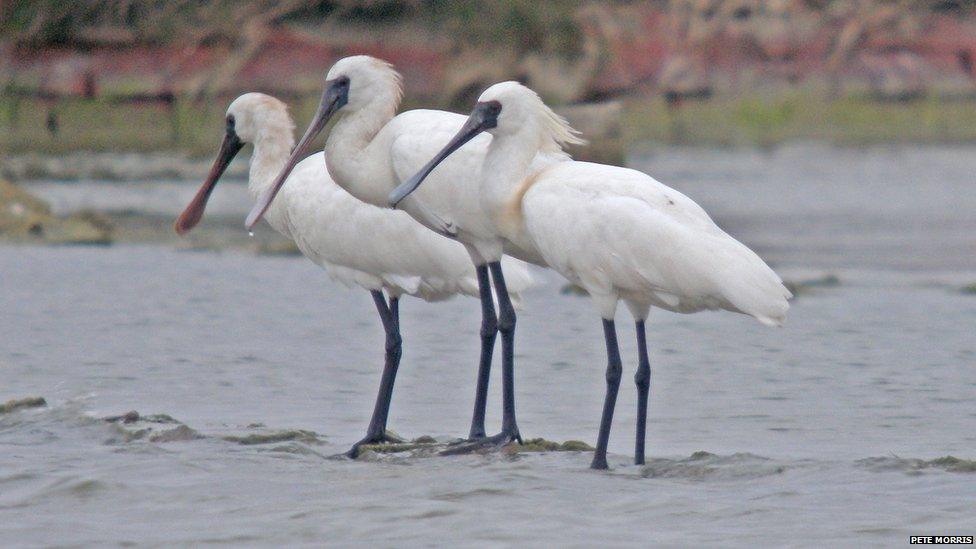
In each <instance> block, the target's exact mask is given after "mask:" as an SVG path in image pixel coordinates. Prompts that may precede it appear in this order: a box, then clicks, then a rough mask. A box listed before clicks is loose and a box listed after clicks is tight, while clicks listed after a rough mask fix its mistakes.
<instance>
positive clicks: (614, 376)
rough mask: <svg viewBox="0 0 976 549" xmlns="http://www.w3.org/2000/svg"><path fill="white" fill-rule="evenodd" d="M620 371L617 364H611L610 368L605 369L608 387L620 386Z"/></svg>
mask: <svg viewBox="0 0 976 549" xmlns="http://www.w3.org/2000/svg"><path fill="white" fill-rule="evenodd" d="M621 370H622V368H621V367H620V365H619V364H618V365H614V364H611V365H610V367H608V368H607V384H608V385H619V384H620V377H621Z"/></svg>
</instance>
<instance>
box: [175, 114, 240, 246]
mask: <svg viewBox="0 0 976 549" xmlns="http://www.w3.org/2000/svg"><path fill="white" fill-rule="evenodd" d="M243 147H244V143H242V142H241V140H240V138H239V137H237V134H236V133H234V132H233V131H228V132H227V133H225V134H224V140H223V141H222V142H221V143H220V151H218V152H217V158H216V159H214V163H213V166H212V167H211V168H210V173H209V174H208V175H207V179H206V180H205V181H204V182H203V185H201V186H200V190H198V191H197V194H196V195H194V197H193V200H191V201H190V203H189V204H187V206H186V209H184V210H183V213H181V214H180V217H178V218H177V219H176V223H175V224H173V229H175V230H176V233H177V234H179V235H184V234H186V233H188V232H190V230H191V229H193V227H196V226H197V223H199V222H200V220H201V219H202V218H203V212H204V210H206V209H207V201H208V200H210V194H211V193H212V192H213V190H214V187H216V186H217V181H218V180H219V179H220V176H222V175H223V174H224V171H225V170H226V169H227V166H229V165H230V162H231V160H233V159H234V157H235V156H237V153H238V152H240V150H241V148H243Z"/></svg>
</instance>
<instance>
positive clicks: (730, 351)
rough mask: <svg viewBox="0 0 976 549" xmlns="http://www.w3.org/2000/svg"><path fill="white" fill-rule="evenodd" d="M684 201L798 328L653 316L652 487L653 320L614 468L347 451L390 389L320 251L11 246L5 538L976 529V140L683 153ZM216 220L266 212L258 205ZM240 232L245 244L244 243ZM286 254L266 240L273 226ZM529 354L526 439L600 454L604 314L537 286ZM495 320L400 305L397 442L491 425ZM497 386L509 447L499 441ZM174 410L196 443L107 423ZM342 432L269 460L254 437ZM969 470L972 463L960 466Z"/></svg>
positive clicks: (6, 304)
mask: <svg viewBox="0 0 976 549" xmlns="http://www.w3.org/2000/svg"><path fill="white" fill-rule="evenodd" d="M630 164H631V165H632V166H634V167H636V168H638V169H642V170H645V171H648V172H649V173H651V174H652V175H654V176H655V177H657V178H658V179H659V180H661V181H663V182H665V183H668V184H670V185H672V186H674V187H675V188H677V189H679V190H681V191H682V192H685V193H686V194H688V195H689V196H691V197H692V198H694V199H695V200H697V201H698V202H699V203H700V204H702V205H703V206H704V207H705V208H706V209H707V210H708V211H709V212H710V213H711V214H712V215H713V217H714V218H715V219H716V221H717V222H718V223H719V224H720V225H722V226H723V227H724V228H725V229H726V230H728V231H729V232H730V233H731V234H733V235H735V236H736V237H738V238H740V239H741V240H742V241H743V242H745V243H747V244H748V245H750V246H752V247H753V248H754V249H756V250H757V251H758V252H759V253H760V254H761V255H762V256H763V257H765V258H766V259H767V260H768V261H769V262H770V263H771V264H772V265H773V266H774V268H776V269H777V271H778V272H780V273H781V274H782V275H783V276H784V278H787V279H790V280H794V281H804V280H818V279H820V278H821V277H823V275H826V274H831V275H834V276H836V277H837V279H838V280H839V284H836V285H834V284H820V285H816V284H812V285H810V287H809V288H807V289H804V291H801V292H799V294H798V296H797V299H796V300H795V301H794V303H793V307H792V309H791V311H790V316H789V319H788V322H787V324H786V326H784V327H783V328H781V329H769V328H764V327H763V326H761V325H759V324H758V323H756V322H754V321H752V320H751V319H749V318H747V317H744V316H740V315H733V314H730V313H703V314H698V315H690V316H682V315H674V314H669V313H663V312H659V311H658V312H655V313H652V316H651V319H650V321H649V323H648V326H649V334H648V340H649V345H650V349H651V363H652V369H653V374H652V388H651V404H650V414H649V420H648V425H649V428H648V456H649V458H648V463H647V465H646V466H644V467H638V466H634V465H632V464H631V462H630V459H631V454H632V452H633V440H634V432H633V431H634V420H635V408H636V404H635V401H636V399H635V395H634V393H635V391H634V388H633V384H632V383H629V382H627V381H628V380H629V375H630V373H632V372H633V369H634V368H635V367H636V359H635V356H636V351H635V347H634V343H633V336H632V330H633V327H632V325H631V323H630V322H629V319H628V318H627V316H626V314H623V313H622V314H621V315H618V319H617V320H618V323H617V324H618V331H619V334H620V338H621V342H622V352H623V356H624V359H625V374H626V375H625V378H624V379H625V383H623V384H622V387H621V394H620V399H619V401H618V405H617V414H616V418H615V423H614V428H613V431H612V434H611V444H610V450H611V459H610V461H611V467H612V471H610V472H594V471H590V470H588V468H587V467H588V464H589V460H590V455H589V454H588V453H586V452H550V453H532V454H518V455H509V454H507V453H490V454H487V455H469V456H455V457H426V458H420V457H417V458H388V459H376V460H366V461H349V460H341V459H331V458H330V456H332V455H334V454H336V453H339V452H342V451H344V450H346V449H347V448H348V447H349V445H350V444H352V443H353V442H354V441H356V440H357V439H358V438H359V437H360V436H361V435H362V434H363V430H364V428H365V425H366V422H367V421H368V418H369V414H370V412H371V410H372V402H373V398H374V396H375V390H376V386H377V384H378V381H379V373H380V368H381V365H382V348H383V337H382V331H381V328H380V325H379V321H378V319H377V318H376V315H375V312H374V309H373V306H372V302H371V300H370V298H369V296H368V294H367V293H366V292H364V291H362V290H352V289H347V288H344V287H340V286H337V285H336V284H334V283H332V282H330V281H329V279H328V277H327V276H326V275H325V274H324V273H323V272H321V270H320V269H318V268H317V267H315V266H314V265H312V264H311V263H310V262H308V261H307V260H305V259H303V258H300V257H294V258H289V257H255V256H252V255H248V254H245V253H241V252H239V251H237V252H235V251H228V252H223V253H219V252H187V251H178V250H174V249H172V248H171V247H168V246H160V245H156V246H147V245H118V246H113V247H107V248H57V247H54V248H50V247H22V246H21V247H14V246H0V334H2V338H0V400H7V399H9V398H19V397H25V396H29V395H39V396H43V397H45V398H46V399H47V402H48V405H47V406H46V407H42V408H35V409H28V410H20V411H16V412H12V413H7V414H3V415H0V545H3V546H48V545H59V546H64V545H71V546H103V545H120V544H123V545H130V544H136V545H150V546H160V545H198V544H206V543H226V544H231V545H253V546H277V545H310V546H317V545H324V544H332V545H337V546H348V545H367V544H369V545H380V546H415V545H479V546H481V545H489V546H512V545H526V546H554V545H568V546H589V545H596V544H599V545H609V546H646V545H651V544H653V545H659V546H674V547H682V546H689V545H713V546H714V545H717V546H756V545H759V546H766V545H788V546H823V545H826V544H834V545H841V546H855V545H856V546H865V545H867V546H891V545H895V544H898V545H900V544H904V543H907V538H908V536H910V535H935V534H956V535H971V534H973V532H974V529H976V473H973V472H966V470H967V468H966V467H958V466H955V467H954V466H951V465H946V463H947V462H933V461H931V460H935V459H937V458H941V457H944V456H950V455H951V456H955V457H958V458H962V459H968V460H972V459H974V458H976V429H974V426H976V406H974V402H976V400H974V396H976V336H974V335H973V334H974V333H976V330H974V326H976V295H967V294H965V293H963V292H962V291H960V288H961V287H962V286H963V285H966V284H971V283H973V282H976V180H974V179H976V175H974V174H976V148H967V147H908V146H898V147H877V148H868V149H859V150H847V149H837V148H832V147H828V146H823V145H816V144H802V145H791V146H786V147H781V148H777V149H774V150H771V151H753V150H708V149H684V148H656V149H652V150H649V151H647V152H645V153H643V154H640V155H634V156H633V157H632V158H631V159H630ZM33 188H34V190H36V191H38V192H40V193H41V194H42V195H44V196H45V197H46V198H48V199H49V200H52V202H53V203H54V204H55V205H56V208H57V209H59V211H70V210H72V209H74V208H81V207H97V208H101V209H112V208H117V209H131V208H140V209H145V210H146V211H149V212H153V213H166V212H169V213H172V214H173V215H175V214H176V213H178V211H179V208H180V207H181V206H182V205H183V203H184V202H185V200H188V199H189V197H190V196H192V193H193V192H194V190H195V189H194V182H186V183H183V184H173V183H160V184H158V185H153V184H138V185H122V184H118V183H112V184H110V183H97V182H89V183H73V184H55V183H38V184H36V185H34V186H33ZM220 192H221V193H224V194H223V195H221V194H218V195H216V196H215V197H214V206H215V207H217V208H224V209H218V210H215V211H216V212H217V214H218V215H225V216H227V217H228V218H236V217H237V216H238V215H240V216H241V218H242V216H243V212H244V211H246V209H247V206H248V202H247V200H246V196H245V195H244V190H243V186H242V185H241V184H240V183H236V184H235V183H231V184H229V185H224V187H223V190H221V191H220ZM242 230H243V229H242ZM264 230H266V231H267V230H269V229H267V228H265V229H264ZM538 278H539V282H540V283H539V285H538V286H536V287H535V288H533V289H531V290H530V291H529V292H527V294H526V295H525V300H524V301H525V304H524V309H523V310H522V311H521V312H520V316H519V323H518V329H519V332H518V340H517V386H516V388H517V407H518V412H519V424H520V427H521V429H522V433H523V435H525V436H526V437H544V438H546V439H550V440H557V441H563V440H568V439H579V440H583V441H586V442H589V443H591V444H592V443H593V442H594V440H595V438H596V431H597V426H598V422H599V414H600V409H601V406H602V399H603V390H604V379H603V371H604V361H605V358H604V356H605V355H604V348H603V341H602V330H601V325H600V321H599V318H598V317H596V316H595V314H594V313H593V311H592V308H591V306H590V304H589V303H588V302H587V299H586V298H585V297H579V296H567V295H562V294H561V293H560V289H561V287H562V285H563V283H562V281H561V280H560V279H559V278H558V277H557V276H554V275H552V274H551V273H546V272H542V271H539V272H538ZM478 324H479V318H478V306H477V303H476V301H474V300H472V299H470V298H458V299H455V300H452V301H449V302H444V303H437V304H427V303H423V302H421V301H418V300H414V299H405V300H404V302H403V305H402V327H403V335H404V357H403V363H402V366H401V370H400V376H399V378H398V381H397V388H396V393H395V396H394V402H393V408H392V411H391V421H390V427H391V428H392V429H394V430H395V431H397V432H398V433H400V434H402V435H404V436H407V437H416V436H420V435H432V436H435V437H438V438H444V439H449V438H452V437H458V436H462V435H464V434H465V433H466V432H467V427H468V421H469V420H470V413H471V408H472V404H473V402H472V400H473V394H474V378H475V369H476V357H477V343H478V341H477V330H478ZM498 374H499V372H498V368H497V365H496V369H495V372H494V376H493V379H492V393H491V397H490V405H489V418H488V421H489V426H493V427H495V428H497V427H498V426H499V424H500V413H499V412H500V410H499V409H500V394H499V388H498V386H499V381H500V378H499V376H498ZM129 410H138V411H139V412H140V413H142V414H144V415H149V414H167V415H169V416H172V417H173V418H175V419H176V420H179V421H180V422H182V423H184V424H185V425H186V426H188V427H189V428H191V429H192V430H193V432H195V433H198V434H199V437H197V436H187V437H175V438H176V440H169V441H166V440H155V441H154V440H153V439H152V438H151V437H148V436H126V431H123V430H120V427H119V426H118V425H115V424H110V423H106V422H105V421H103V420H102V419H101V418H104V417H106V416H112V415H118V414H122V413H125V412H127V411H129ZM297 429H301V430H307V431H311V432H314V433H315V435H314V436H312V435H309V436H308V437H302V438H296V439H294V440H284V441H279V442H273V443H268V444H254V445H242V444H239V443H238V442H234V441H233V440H226V439H225V438H226V437H227V436H228V435H238V436H239V435H247V434H249V433H265V432H278V431H289V430H297ZM963 465H965V464H963Z"/></svg>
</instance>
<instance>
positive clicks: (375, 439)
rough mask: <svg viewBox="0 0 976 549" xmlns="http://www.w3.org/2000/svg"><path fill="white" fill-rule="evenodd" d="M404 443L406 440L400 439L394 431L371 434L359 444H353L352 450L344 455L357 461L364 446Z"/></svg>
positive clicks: (367, 434)
mask: <svg viewBox="0 0 976 549" xmlns="http://www.w3.org/2000/svg"><path fill="white" fill-rule="evenodd" d="M403 442H405V441H404V439H402V438H400V437H399V436H397V435H396V434H394V433H393V432H392V431H383V432H376V433H373V432H369V433H366V436H365V437H363V438H362V439H360V441H359V442H357V443H356V444H353V445H352V448H350V449H349V451H348V452H346V453H345V454H344V455H345V456H346V457H347V458H349V459H356V458H357V457H359V452H360V450H361V449H362V447H363V446H368V445H372V444H401V443H403Z"/></svg>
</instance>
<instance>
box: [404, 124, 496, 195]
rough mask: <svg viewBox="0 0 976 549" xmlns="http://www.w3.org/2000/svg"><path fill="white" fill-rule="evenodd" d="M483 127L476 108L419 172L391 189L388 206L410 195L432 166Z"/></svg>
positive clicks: (458, 147)
mask: <svg viewBox="0 0 976 549" xmlns="http://www.w3.org/2000/svg"><path fill="white" fill-rule="evenodd" d="M485 129H486V128H485V124H484V118H483V117H482V116H481V113H480V112H479V111H478V110H477V109H476V110H475V111H474V112H472V113H471V116H469V117H468V119H467V120H466V121H465V122H464V125H463V126H461V129H460V130H459V131H458V132H457V134H456V135H455V136H454V137H453V138H451V140H450V141H449V142H448V143H447V145H446V146H444V148H443V149H441V152H439V153H437V155H436V156H434V158H433V159H432V160H431V161H430V162H428V163H427V165H425V166H424V167H423V168H421V169H420V171H419V172H417V173H416V174H414V175H413V177H411V178H410V179H408V180H406V181H404V182H403V183H401V184H400V186H398V187H397V188H395V189H393V192H391V193H390V196H389V202H390V207H391V208H396V207H397V205H398V204H400V202H402V201H403V199H405V198H406V197H408V196H410V194H411V193H412V192H414V191H416V190H417V188H419V187H420V184H421V183H423V182H424V179H427V176H428V175H430V172H432V171H434V168H436V167H437V165H438V164H440V163H441V162H443V161H444V160H445V159H446V158H447V157H448V156H451V153H453V152H454V151H456V150H458V149H460V148H461V146H462V145H464V144H465V143H467V142H468V141H471V140H472V139H474V138H475V136H476V135H478V134H479V133H481V132H483V131H484V130H485Z"/></svg>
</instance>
